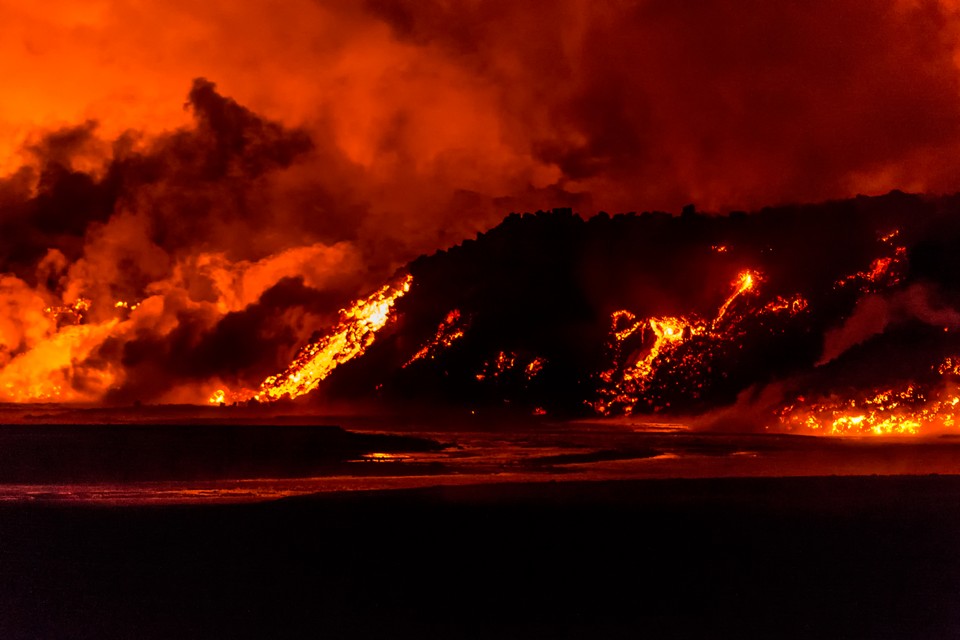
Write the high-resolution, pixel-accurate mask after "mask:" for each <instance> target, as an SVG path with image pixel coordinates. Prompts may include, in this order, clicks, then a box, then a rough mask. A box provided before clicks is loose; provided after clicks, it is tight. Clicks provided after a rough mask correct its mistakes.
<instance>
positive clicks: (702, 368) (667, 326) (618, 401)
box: [589, 270, 807, 415]
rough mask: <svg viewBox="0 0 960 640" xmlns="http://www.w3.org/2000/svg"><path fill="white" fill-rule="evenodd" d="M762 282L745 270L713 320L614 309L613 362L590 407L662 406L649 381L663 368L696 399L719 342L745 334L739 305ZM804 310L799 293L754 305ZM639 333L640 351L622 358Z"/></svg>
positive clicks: (603, 410)
mask: <svg viewBox="0 0 960 640" xmlns="http://www.w3.org/2000/svg"><path fill="white" fill-rule="evenodd" d="M762 280H763V277H762V276H761V274H760V273H758V272H756V271H752V270H745V271H741V272H740V273H739V274H738V275H737V279H736V280H735V281H734V282H733V283H732V287H733V291H732V293H731V294H730V295H729V296H728V297H727V298H726V300H724V302H723V304H722V305H721V306H720V308H719V310H718V311H717V315H716V316H715V317H714V318H713V320H711V321H709V322H708V321H706V320H704V319H702V318H700V317H698V316H696V315H689V316H676V317H673V316H664V317H654V318H647V319H638V318H637V317H636V316H635V315H634V314H633V313H631V312H629V311H626V310H619V311H615V312H614V313H613V314H612V315H611V329H610V334H611V340H610V344H611V350H612V351H613V361H614V362H613V366H612V367H611V368H610V369H607V370H605V371H602V372H601V373H600V374H599V375H598V378H599V379H600V382H601V384H600V388H599V389H598V394H599V396H600V397H599V399H598V400H596V401H595V402H593V403H590V405H589V406H590V407H591V408H592V409H593V410H594V411H596V412H597V413H600V414H601V415H608V414H611V413H613V412H615V411H619V412H622V413H624V414H628V415H629V414H630V413H632V412H633V411H634V410H635V408H636V407H637V405H638V404H639V403H640V402H641V401H645V402H646V403H647V404H650V405H652V406H654V408H659V407H658V406H657V405H655V404H654V403H655V401H656V400H655V398H653V397H651V396H650V391H651V385H652V383H653V382H654V381H655V380H656V379H657V376H658V374H659V372H660V371H661V370H663V369H666V368H669V369H671V370H672V371H673V373H674V374H675V375H677V376H679V378H680V380H679V381H682V384H685V385H687V386H688V387H689V389H688V395H689V396H690V397H691V398H698V397H699V395H700V392H701V389H702V388H703V385H704V378H703V376H704V375H705V374H707V373H709V371H710V366H709V361H710V359H711V358H712V356H713V352H714V351H715V350H716V349H717V348H718V345H723V344H730V343H732V342H734V341H735V340H736V339H737V338H739V337H740V336H741V335H742V331H741V330H740V329H739V325H740V324H741V323H742V321H743V320H744V319H745V318H746V317H747V316H744V315H742V314H738V313H733V311H732V309H733V308H734V306H735V303H736V302H737V300H739V299H740V298H741V297H742V296H744V295H746V294H755V293H756V292H757V287H758V283H760V282H761V281H762ZM806 308H807V301H806V300H805V299H804V298H803V297H801V296H799V295H795V296H793V297H791V298H784V297H782V296H777V297H776V298H774V299H773V300H771V301H770V302H768V303H767V304H765V305H764V306H762V307H759V308H757V309H755V310H754V311H753V315H754V316H761V315H764V314H786V315H787V317H792V316H795V315H797V314H799V313H800V312H802V311H803V310H805V309H806ZM721 321H722V322H721ZM637 336H639V342H640V345H641V347H642V349H641V350H640V355H637V356H634V355H631V356H630V357H629V358H627V359H626V360H625V361H624V359H623V357H622V355H623V354H624V353H631V354H633V353H637V351H636V350H630V351H628V350H627V349H626V348H625V345H626V343H627V342H628V341H635V338H636V337H637ZM621 362H624V364H620V363H621ZM679 381H678V382H679ZM664 406H669V403H665V404H664Z"/></svg>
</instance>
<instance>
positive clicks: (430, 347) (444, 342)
mask: <svg viewBox="0 0 960 640" xmlns="http://www.w3.org/2000/svg"><path fill="white" fill-rule="evenodd" d="M464 335H466V332H465V328H464V326H463V322H462V321H461V316H460V310H459V309H454V310H452V311H451V312H450V313H448V314H447V317H446V318H444V319H443V322H441V323H440V326H439V327H437V333H436V335H435V336H434V337H433V339H432V340H430V341H429V342H427V344H425V345H423V347H422V348H421V349H420V350H419V351H417V352H416V353H415V354H413V355H412V356H411V357H410V359H409V360H407V361H406V363H404V365H403V368H404V369H406V368H407V367H409V366H410V365H411V364H413V363H414V362H416V361H417V360H423V359H425V358H431V359H432V358H433V357H434V356H435V355H436V354H437V353H438V352H439V351H442V350H444V349H448V348H449V347H450V345H452V344H453V343H454V342H456V341H457V340H459V339H460V338H462V337H463V336H464Z"/></svg>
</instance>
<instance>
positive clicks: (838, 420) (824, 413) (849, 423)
mask: <svg viewBox="0 0 960 640" xmlns="http://www.w3.org/2000/svg"><path fill="white" fill-rule="evenodd" d="M932 369H933V370H935V371H936V372H937V374H939V376H940V378H941V379H940V380H937V381H936V382H934V383H927V384H922V383H917V382H908V383H901V384H899V385H896V386H893V387H888V388H881V389H874V390H871V391H868V392H866V393H863V394H862V395H860V396H859V397H853V396H850V395H841V394H830V395H828V396H826V397H823V398H819V399H816V400H810V399H808V398H806V397H803V396H800V397H798V398H797V399H796V400H795V401H794V402H793V403H791V404H788V405H787V406H785V407H783V408H781V409H780V410H779V411H777V416H776V417H777V422H778V424H779V427H780V428H782V429H786V430H788V431H794V432H801V433H812V434H823V435H841V436H846V435H853V436H868V435H869V436H886V435H923V434H925V433H936V432H938V431H943V430H945V429H951V428H953V427H955V426H956V418H957V410H958V405H960V386H958V383H960V359H958V358H956V357H948V358H945V359H944V360H943V361H942V362H941V363H940V364H939V365H937V366H936V367H932Z"/></svg>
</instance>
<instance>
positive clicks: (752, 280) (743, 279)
mask: <svg viewBox="0 0 960 640" xmlns="http://www.w3.org/2000/svg"><path fill="white" fill-rule="evenodd" d="M759 279H760V274H758V273H757V272H756V271H742V272H740V275H738V276H737V281H736V283H735V286H736V289H734V291H733V293H731V294H730V297H729V298H727V299H726V301H725V302H724V303H723V305H722V306H721V307H720V311H718V312H717V317H716V319H715V320H714V321H713V324H714V325H716V324H717V323H718V322H720V320H722V319H723V316H724V314H726V313H727V309H729V308H730V305H731V304H733V302H734V300H736V299H737V298H739V297H740V296H741V295H743V294H744V293H747V292H748V291H753V290H754V288H755V287H756V285H757V281H758V280H759Z"/></svg>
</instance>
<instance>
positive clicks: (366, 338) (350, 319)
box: [210, 275, 413, 404]
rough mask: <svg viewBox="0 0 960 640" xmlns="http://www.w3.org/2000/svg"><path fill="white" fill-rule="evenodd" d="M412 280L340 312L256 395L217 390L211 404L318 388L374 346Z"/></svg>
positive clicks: (267, 398) (385, 288)
mask: <svg viewBox="0 0 960 640" xmlns="http://www.w3.org/2000/svg"><path fill="white" fill-rule="evenodd" d="M412 283H413V277H412V276H410V275H406V276H404V277H403V278H401V279H400V280H399V281H398V282H395V283H391V284H387V285H384V286H383V287H381V288H380V289H378V290H377V291H375V292H374V293H372V294H371V295H370V296H368V297H366V298H363V299H361V300H357V301H356V302H354V303H353V304H352V305H351V306H349V307H347V308H346V309H342V310H341V311H340V322H338V323H337V325H336V326H334V327H333V328H332V329H331V330H330V331H329V332H328V333H327V334H326V335H325V336H323V337H322V338H320V339H319V340H317V341H316V342H313V343H311V344H308V345H307V346H305V347H304V348H303V349H301V351H300V353H299V354H297V357H296V358H295V359H294V361H293V362H292V363H291V364H290V366H289V367H287V368H286V370H284V371H283V372H281V373H279V374H277V375H272V376H269V377H268V378H267V379H266V380H264V381H263V382H262V383H261V384H260V388H259V389H258V390H257V391H251V390H247V389H244V390H241V391H227V390H224V389H218V390H216V391H215V392H214V393H213V395H212V396H211V397H210V402H211V403H213V404H220V403H225V402H245V401H248V400H255V401H257V402H260V401H270V400H278V399H280V398H283V397H288V398H296V397H298V396H302V395H304V394H307V393H310V392H311V391H313V390H314V389H316V388H317V385H319V384H320V382H321V381H322V380H324V379H325V378H326V377H327V376H329V375H330V373H331V372H332V371H333V370H334V369H336V368H337V367H338V366H340V365H341V364H343V363H345V362H348V361H349V360H352V359H353V358H355V357H357V356H359V355H362V354H363V353H364V351H365V350H366V349H367V347H369V346H370V345H371V344H373V341H374V339H375V338H376V334H377V332H378V331H379V330H380V329H382V328H383V326H384V325H385V324H387V321H388V320H389V319H390V310H391V309H392V308H393V305H394V304H395V303H396V301H397V299H399V298H400V297H402V296H403V295H404V294H406V293H407V292H408V291H410V286H411V285H412Z"/></svg>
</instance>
